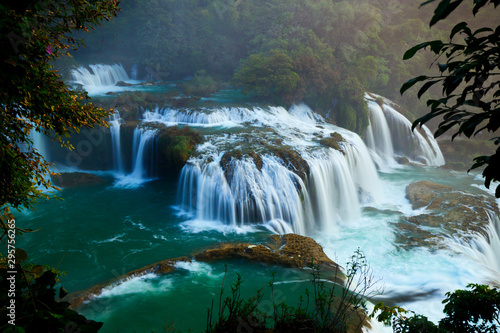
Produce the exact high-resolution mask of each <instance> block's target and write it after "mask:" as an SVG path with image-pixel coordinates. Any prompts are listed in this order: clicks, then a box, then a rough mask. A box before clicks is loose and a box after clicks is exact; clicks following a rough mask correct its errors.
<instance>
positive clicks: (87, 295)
mask: <svg viewBox="0 0 500 333" xmlns="http://www.w3.org/2000/svg"><path fill="white" fill-rule="evenodd" d="M178 262H191V259H189V258H188V257H179V258H175V259H167V260H162V261H159V262H157V263H154V264H151V265H148V266H145V267H143V268H139V269H136V270H134V271H131V272H128V273H126V274H124V275H122V276H119V277H118V278H116V279H113V280H112V281H110V282H108V283H103V284H99V285H96V286H93V287H91V288H89V289H87V290H85V291H83V292H74V293H71V294H69V295H67V296H66V297H65V298H64V301H66V302H69V303H70V304H71V306H70V307H71V308H73V309H74V308H77V307H78V306H80V305H82V303H84V302H86V301H89V300H91V299H92V298H94V297H96V296H99V295H100V294H101V293H102V292H103V291H104V290H106V289H110V288H113V287H116V286H118V285H120V284H122V283H124V282H127V281H128V280H130V279H132V278H134V277H138V276H143V275H146V274H150V273H154V274H167V273H171V272H173V271H174V269H175V264H176V263H178Z"/></svg>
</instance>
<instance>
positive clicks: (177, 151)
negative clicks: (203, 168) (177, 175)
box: [158, 127, 203, 172]
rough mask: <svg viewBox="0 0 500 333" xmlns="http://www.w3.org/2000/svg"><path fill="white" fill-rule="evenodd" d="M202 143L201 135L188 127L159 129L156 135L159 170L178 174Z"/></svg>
mask: <svg viewBox="0 0 500 333" xmlns="http://www.w3.org/2000/svg"><path fill="white" fill-rule="evenodd" d="M202 142H203V137H202V135H201V134H199V133H198V132H196V131H194V130H192V129H191V128H189V127H182V128H181V127H166V128H165V127H163V128H161V129H160V133H159V135H158V152H159V164H160V166H161V167H160V169H161V170H162V171H164V172H168V171H170V170H174V171H176V172H178V171H179V170H181V169H182V167H183V166H184V164H186V161H187V160H188V158H189V157H190V156H191V155H192V154H194V152H195V151H196V146H197V145H199V144H200V143H202Z"/></svg>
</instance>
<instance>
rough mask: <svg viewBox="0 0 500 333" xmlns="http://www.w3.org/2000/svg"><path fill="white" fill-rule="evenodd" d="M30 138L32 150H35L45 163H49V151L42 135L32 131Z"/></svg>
mask: <svg viewBox="0 0 500 333" xmlns="http://www.w3.org/2000/svg"><path fill="white" fill-rule="evenodd" d="M30 137H31V139H32V140H33V146H32V147H33V149H35V150H36V151H37V152H38V153H39V154H40V155H42V156H43V158H44V159H45V160H46V161H49V150H48V149H47V146H46V142H45V141H46V136H45V134H43V133H40V132H37V131H35V130H32V131H31V132H30Z"/></svg>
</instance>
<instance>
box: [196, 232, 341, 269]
mask: <svg viewBox="0 0 500 333" xmlns="http://www.w3.org/2000/svg"><path fill="white" fill-rule="evenodd" d="M194 258H195V259H196V260H200V261H211V260H220V259H231V258H238V259H246V260H249V261H256V262H261V263H265V264H268V265H279V266H283V267H293V268H303V267H307V266H308V265H309V264H311V262H312V263H314V265H321V266H323V267H325V268H331V269H335V268H337V267H338V265H337V264H336V263H335V262H333V261H332V260H331V259H330V258H328V257H327V256H326V254H325V253H324V252H323V248H322V247H321V245H319V244H318V243H316V241H314V240H313V239H311V238H309V237H305V236H300V235H296V234H287V235H273V236H271V237H269V239H268V241H267V242H266V243H265V244H248V243H236V244H221V245H220V246H219V247H217V248H214V249H208V250H205V251H203V252H201V253H199V254H197V255H195V256H194Z"/></svg>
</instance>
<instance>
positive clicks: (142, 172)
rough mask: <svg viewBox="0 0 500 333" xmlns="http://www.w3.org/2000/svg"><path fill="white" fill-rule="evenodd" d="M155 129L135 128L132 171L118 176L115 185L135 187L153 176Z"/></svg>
mask: <svg viewBox="0 0 500 333" xmlns="http://www.w3.org/2000/svg"><path fill="white" fill-rule="evenodd" d="M155 152H156V130H150V129H143V128H136V129H135V130H134V140H133V143H132V172H131V173H130V174H128V175H125V176H122V177H118V181H117V182H116V184H115V186H117V187H137V186H139V185H141V184H143V183H144V182H146V181H148V180H151V179H152V178H153V177H154V171H153V169H154V165H155V164H154V163H155Z"/></svg>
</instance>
